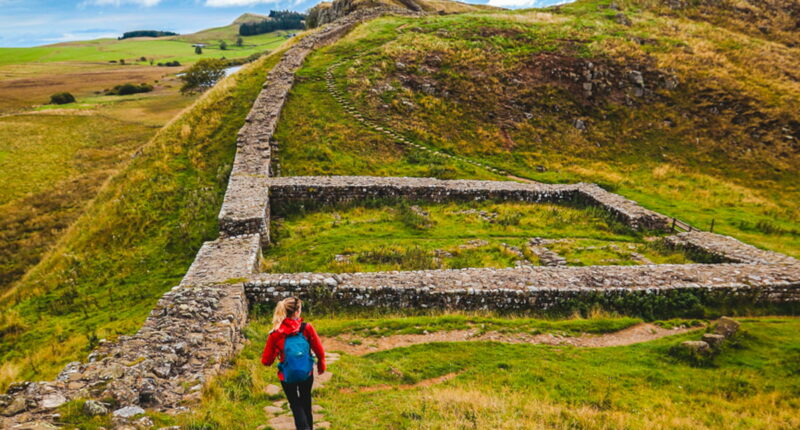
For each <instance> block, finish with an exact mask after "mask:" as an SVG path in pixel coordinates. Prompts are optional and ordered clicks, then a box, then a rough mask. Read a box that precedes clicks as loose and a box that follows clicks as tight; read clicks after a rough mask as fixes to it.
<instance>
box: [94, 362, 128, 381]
mask: <svg viewBox="0 0 800 430" xmlns="http://www.w3.org/2000/svg"><path fill="white" fill-rule="evenodd" d="M123 375H125V369H124V368H123V367H122V365H120V364H112V365H110V366H108V367H106V368H105V369H103V370H102V371H100V373H99V374H98V376H99V377H100V378H101V379H119V378H121V377H122V376H123Z"/></svg>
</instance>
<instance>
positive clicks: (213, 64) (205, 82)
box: [181, 58, 228, 94]
mask: <svg viewBox="0 0 800 430" xmlns="http://www.w3.org/2000/svg"><path fill="white" fill-rule="evenodd" d="M227 66H228V62H227V61H225V60H220V59H218V58H207V59H204V60H200V61H198V62H196V63H194V65H193V66H192V67H189V68H188V69H187V70H186V72H185V73H184V74H183V76H181V80H182V81H183V86H182V87H181V93H183V94H191V93H198V92H203V91H205V90H207V89H209V88H211V87H213V86H214V84H216V83H217V81H219V80H220V79H222V77H223V76H225V68H226V67H227Z"/></svg>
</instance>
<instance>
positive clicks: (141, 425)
mask: <svg viewBox="0 0 800 430" xmlns="http://www.w3.org/2000/svg"><path fill="white" fill-rule="evenodd" d="M133 425H134V426H136V428H137V429H149V428H151V427H153V420H151V419H150V417H141V418H139V419H138V420H136V421H134V422H133Z"/></svg>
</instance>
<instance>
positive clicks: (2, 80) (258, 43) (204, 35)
mask: <svg viewBox="0 0 800 430" xmlns="http://www.w3.org/2000/svg"><path fill="white" fill-rule="evenodd" d="M223 30H224V31H223ZM287 33H289V32H285V31H279V32H273V33H268V34H260V35H257V36H248V37H243V40H244V44H243V46H241V47H238V46H236V44H235V42H236V35H235V30H234V29H233V27H232V26H228V27H222V28H221V29H214V31H211V30H208V31H204V32H199V33H195V34H193V35H187V36H175V37H165V38H134V39H124V40H116V39H97V40H89V41H81V42H69V43H61V44H57V45H47V46H38V47H33V48H0V114H2V113H5V112H18V111H21V110H24V109H27V108H30V107H32V106H36V105H40V104H44V103H47V102H48V101H49V99H50V95H51V94H53V93H56V92H60V91H69V92H72V93H73V94H74V95H75V96H76V97H78V98H79V101H81V100H80V99H81V98H83V97H88V96H93V95H95V93H96V92H101V91H103V90H104V89H107V88H111V87H113V86H114V85H118V84H122V83H126V82H133V83H143V82H146V83H151V84H153V83H155V84H156V85H157V86H161V87H176V86H179V85H180V83H179V82H177V80H176V79H175V78H174V76H175V75H176V74H177V73H179V72H180V71H181V70H183V69H184V68H185V67H186V66H188V65H191V64H192V63H194V62H196V61H197V60H200V59H203V58H222V57H225V58H228V59H233V58H244V57H248V56H250V55H253V54H256V53H263V52H266V51H270V50H273V49H275V48H276V47H277V46H279V45H280V44H281V43H283V42H284V41H285V40H286V38H285V37H284V35H285V34H287ZM220 40H225V41H226V42H227V44H228V49H226V50H221V49H219V42H220ZM194 43H206V44H208V46H207V47H205V48H204V49H203V53H202V54H200V55H198V54H195V53H194V47H193V46H192V44H194ZM142 57H144V58H145V60H144V61H142V60H141V58H142ZM120 60H124V61H125V65H121V64H120V62H119V61H120ZM151 60H152V62H153V65H151V64H150V62H151ZM111 61H115V63H111ZM169 61H178V62H180V63H181V66H180V67H158V66H157V64H158V63H166V62H169ZM159 83H160V84H159Z"/></svg>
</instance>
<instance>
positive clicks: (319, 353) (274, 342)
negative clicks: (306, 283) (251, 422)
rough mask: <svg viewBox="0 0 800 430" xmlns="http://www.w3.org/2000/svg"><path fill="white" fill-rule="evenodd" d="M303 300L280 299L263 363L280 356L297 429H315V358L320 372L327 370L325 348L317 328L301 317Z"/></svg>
mask: <svg viewBox="0 0 800 430" xmlns="http://www.w3.org/2000/svg"><path fill="white" fill-rule="evenodd" d="M302 305H303V303H302V302H301V301H300V299H298V298H297V297H289V298H288V299H283V300H281V301H280V302H278V305H277V306H275V314H274V315H273V316H272V331H271V332H270V333H269V338H267V345H266V346H265V347H264V353H263V354H261V364H263V365H265V366H271V365H272V363H274V362H275V358H276V357H277V358H278V359H279V362H280V363H279V364H278V379H280V380H281V386H283V391H284V392H285V393H286V399H287V400H288V401H289V406H290V407H291V408H292V415H294V425H295V427H296V428H297V430H311V429H313V428H314V418H313V416H312V415H311V386H312V385H313V384H314V358H313V357H312V356H311V351H313V352H314V355H315V356H316V357H317V372H318V373H319V374H320V375H321V374H323V373H325V350H323V349H322V342H320V340H319V336H317V332H316V330H314V327H312V326H311V324H309V323H305V322H303V320H302V319H301V318H300V312H301V311H302Z"/></svg>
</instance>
